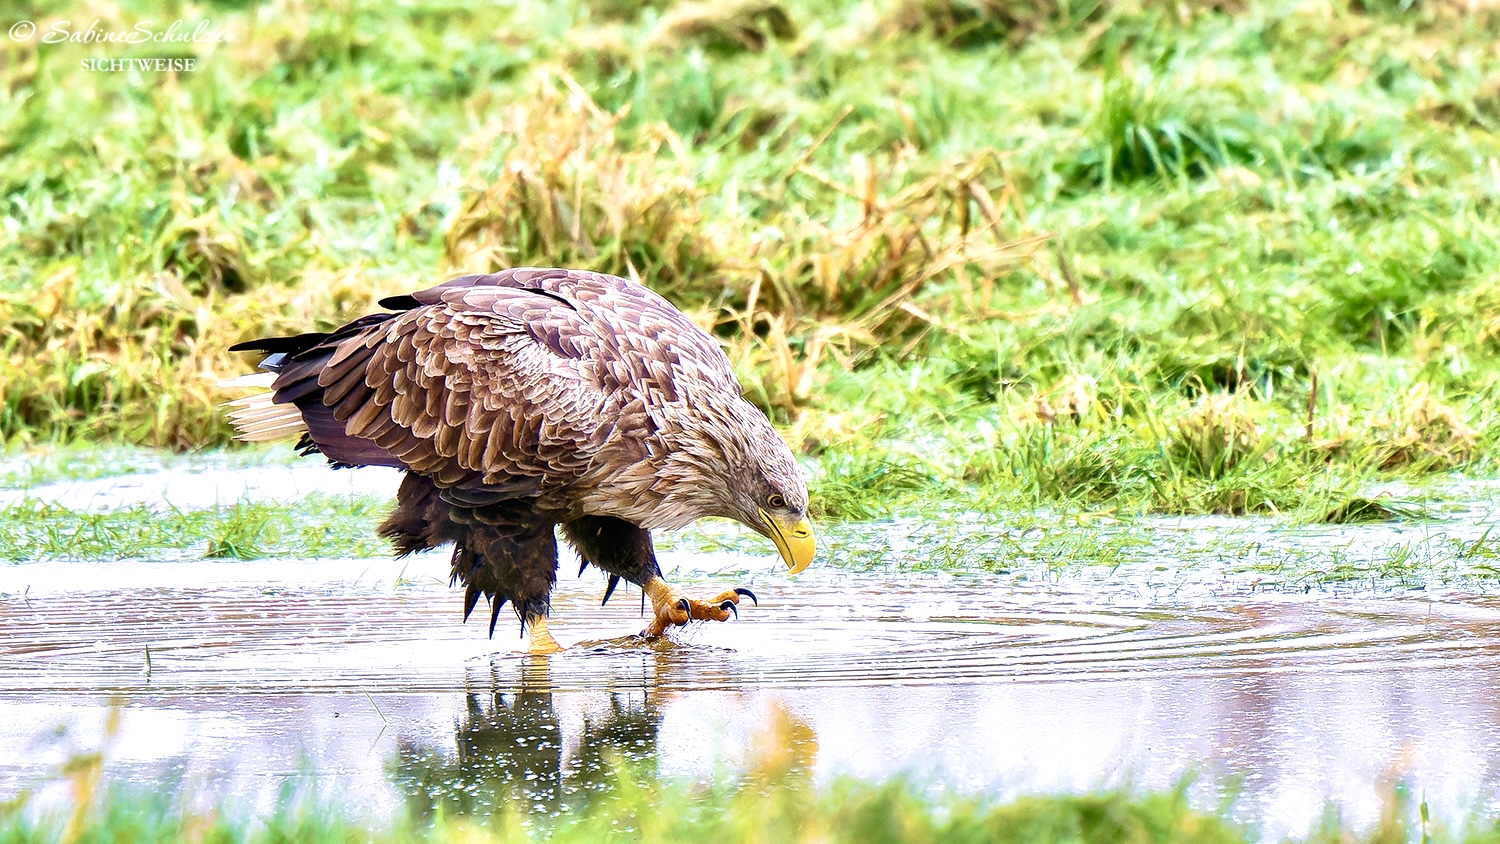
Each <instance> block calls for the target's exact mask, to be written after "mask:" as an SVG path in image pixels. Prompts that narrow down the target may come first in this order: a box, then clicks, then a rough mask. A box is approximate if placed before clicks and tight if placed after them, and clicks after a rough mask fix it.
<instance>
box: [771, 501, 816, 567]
mask: <svg viewBox="0 0 1500 844" xmlns="http://www.w3.org/2000/svg"><path fill="white" fill-rule="evenodd" d="M760 517H761V518H762V519H764V520H765V523H766V524H767V525H768V526H770V528H771V541H772V542H774V543H776V550H777V551H780V552H781V559H783V560H786V565H787V568H788V569H790V570H791V573H792V574H796V573H798V572H800V571H802V570H803V569H805V568H807V566H808V564H809V563H811V562H812V559H813V555H814V554H816V553H817V550H818V543H817V542H816V541H814V540H813V531H812V524H811V523H810V522H808V521H807V519H803V520H802V521H800V522H797V523H796V524H793V525H788V524H784V523H782V522H779V521H777V520H776V519H775V518H772V516H771V514H770V513H767V512H766V511H765V510H761V511H760Z"/></svg>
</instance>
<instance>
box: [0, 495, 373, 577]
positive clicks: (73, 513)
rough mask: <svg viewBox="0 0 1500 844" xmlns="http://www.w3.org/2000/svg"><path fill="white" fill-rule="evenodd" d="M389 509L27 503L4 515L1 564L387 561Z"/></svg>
mask: <svg viewBox="0 0 1500 844" xmlns="http://www.w3.org/2000/svg"><path fill="white" fill-rule="evenodd" d="M387 509H389V506H388V504H387V502H385V501H381V500H379V499H375V498H363V497H344V496H325V495H313V496H308V497H307V498H305V499H302V500H301V501H298V502H296V504H295V505H293V506H287V505H285V504H280V503H275V502H242V503H239V504H235V505H232V506H217V507H210V508H206V509H201V510H182V509H167V510H162V509H159V508H153V507H148V506H145V505H140V504H136V505H131V506H128V507H121V508H118V509H113V510H105V511H101V512H93V511H87V510H75V509H72V508H68V507H64V506H61V505H58V504H51V503H47V502H43V501H38V500H35V499H23V500H21V501H19V502H16V503H13V504H10V505H7V506H5V507H3V508H0V560H8V561H12V562H20V561H27V560H45V559H84V560H96V559H109V560H113V559H126V558H137V557H146V556H161V555H166V556H189V557H208V558H234V559H253V558H258V557H276V556H291V557H309V558H317V557H327V556H341V557H380V556H386V555H388V554H389V553H390V548H389V545H388V544H387V543H386V542H385V541H384V540H382V539H381V538H380V537H378V536H376V535H375V526H376V524H378V523H379V521H380V519H382V518H384V515H385V511H386V510H387Z"/></svg>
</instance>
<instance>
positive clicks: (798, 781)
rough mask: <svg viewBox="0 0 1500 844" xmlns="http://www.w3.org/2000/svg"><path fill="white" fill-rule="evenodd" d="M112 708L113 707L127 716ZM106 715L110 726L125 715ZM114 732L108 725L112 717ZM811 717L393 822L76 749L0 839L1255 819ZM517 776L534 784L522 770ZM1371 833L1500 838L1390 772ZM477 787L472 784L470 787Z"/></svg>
mask: <svg viewBox="0 0 1500 844" xmlns="http://www.w3.org/2000/svg"><path fill="white" fill-rule="evenodd" d="M117 715H118V712H117V711H116V713H115V715H112V716H111V718H112V719H114V718H115V717H117ZM117 723H118V722H117V721H112V724H117ZM107 729H113V727H109V728H107ZM810 735H811V734H810V732H809V731H808V729H807V727H806V725H804V724H802V723H801V722H799V721H797V720H796V719H795V718H794V717H792V716H789V715H787V714H786V713H784V712H781V713H780V714H779V715H776V716H773V717H772V718H771V719H769V721H768V722H767V725H766V729H765V730H764V731H762V732H761V734H759V735H758V736H757V737H756V742H755V744H754V745H753V746H752V748H751V750H752V752H751V753H750V755H749V757H748V759H747V765H746V767H745V769H744V770H743V771H742V772H740V773H739V774H738V775H737V776H735V777H732V778H728V779H723V780H721V781H716V782H714V783H694V782H690V781H683V780H674V779H670V778H660V777H657V776H655V775H652V774H650V773H648V772H646V771H644V770H641V769H639V768H632V767H631V766H628V765H624V764H615V765H614V772H613V774H612V776H611V777H610V779H609V781H608V782H607V783H605V784H603V787H602V788H599V789H597V790H592V791H590V792H588V793H587V795H586V796H585V797H584V799H583V802H581V803H577V804H575V805H570V806H565V807H562V808H561V809H560V810H557V811H552V812H550V813H542V812H537V813H532V814H527V813H526V810H525V807H527V806H528V805H529V804H530V801H528V800H526V799H522V794H521V793H517V794H511V795H508V796H509V797H510V798H512V799H510V800H509V801H508V802H504V803H497V805H500V806H501V808H500V809H499V810H497V811H496V812H494V813H483V814H482V813H464V812H462V811H450V809H452V808H456V807H449V806H447V805H446V804H445V803H443V802H441V801H434V800H432V796H433V794H434V793H435V792H429V791H427V790H426V789H420V788H419V789H417V790H416V791H415V792H413V793H412V794H410V795H408V798H409V799H408V804H407V806H406V807H405V810H404V811H402V812H400V813H398V815H397V816H396V817H394V818H390V819H386V820H383V821H378V820H369V819H365V820H358V819H351V816H350V815H349V814H348V813H347V811H346V810H345V809H344V808H343V807H342V806H341V804H340V803H339V802H337V801H336V800H335V801H329V800H327V799H320V798H319V796H318V795H316V793H314V792H315V790H314V789H303V790H298V789H297V788H296V787H295V786H291V787H288V788H285V789H283V791H282V795H281V798H280V800H279V802H278V804H277V805H276V806H275V808H274V809H272V810H270V811H267V812H260V813H254V812H245V811H242V810H237V809H234V808H232V807H230V806H227V805H213V804H211V803H210V804H209V805H207V806H205V805H204V804H203V801H201V800H194V799H193V795H192V794H191V793H188V792H186V791H181V790H179V791H175V792H174V791H173V790H172V789H170V788H161V787H158V788H155V789H152V790H150V791H145V790H141V789H138V788H137V789H131V788H129V787H120V786H112V785H110V784H109V782H108V779H107V777H106V776H105V775H104V755H103V754H90V755H86V756H80V757H77V758H74V759H72V760H71V761H69V762H68V763H67V764H66V765H65V766H64V767H63V769H62V770H61V772H60V773H61V779H62V782H63V783H64V784H65V785H66V794H67V797H66V799H64V800H62V801H58V800H55V799H54V800H49V801H47V800H39V799H37V797H36V796H35V795H31V794H22V795H20V796H19V797H18V798H16V799H14V800H11V801H9V802H6V803H0V842H3V844H23V842H24V844H33V842H34V843H35V844H53V842H65V843H66V844H82V843H83V842H100V844H104V842H133V844H157V842H161V844H166V843H167V842H179V841H182V842H215V844H229V842H257V844H259V842H264V843H265V844H273V842H298V844H308V843H309V842H352V841H372V842H373V841H378V842H434V844H437V843H438V842H454V843H455V844H457V843H458V842H463V844H487V842H496V844H499V843H500V842H507V843H508V844H518V843H519V842H532V841H550V842H554V844H574V842H577V843H578V844H585V842H586V843H587V844H599V843H600V842H615V841H619V842H626V841H629V842H641V844H667V843H668V842H672V843H673V844H699V842H703V841H715V842H723V844H771V842H775V844H1242V843H1243V842H1252V841H1257V840H1261V836H1260V835H1259V834H1258V833H1257V831H1256V830H1255V829H1253V828H1251V827H1248V826H1246V825H1244V824H1241V823H1237V822H1235V821H1234V820H1232V819H1231V818H1230V817H1229V807H1227V806H1226V807H1223V808H1221V809H1220V810H1219V811H1216V812H1204V811H1201V810H1198V809H1195V808H1193V807H1192V806H1191V805H1190V803H1189V800H1188V796H1187V792H1188V789H1189V784H1188V783H1183V784H1182V785H1180V786H1179V787H1177V788H1176V789H1173V790H1170V791H1163V792H1157V793H1144V794H1138V793H1131V792H1128V791H1100V792H1095V793H1091V794H1080V795H1065V796H1058V797H1044V796H1027V797H1020V798H1014V799H1011V800H1007V801H999V800H995V799H990V798H973V797H962V796H959V795H956V794H954V793H952V792H950V791H944V790H939V789H935V788H924V787H922V786H921V785H920V784H918V783H916V782H915V781H910V780H899V779H898V780H892V781H889V782H886V783H870V782H862V781H859V780H854V779H850V778H841V779H836V780H833V781H832V782H827V783H819V782H817V781H816V780H815V779H814V777H813V768H814V763H815V756H816V743H815V742H809V741H807V739H808V738H809V736H810ZM510 786H511V788H519V789H525V788H529V787H530V785H529V784H527V783H524V782H519V781H515V780H512V781H511V782H510ZM1384 787H1385V788H1386V791H1385V792H1384V793H1385V798H1384V802H1383V807H1382V809H1381V811H1380V816H1379V818H1378V819H1377V820H1376V822H1375V823H1374V824H1373V825H1372V826H1370V827H1369V828H1368V829H1362V830H1353V829H1351V828H1350V827H1348V826H1346V825H1345V823H1344V822H1343V820H1342V819H1341V817H1340V814H1339V812H1338V810H1337V809H1336V808H1335V807H1329V808H1328V809H1327V810H1326V811H1325V813H1324V815H1323V817H1322V819H1321V820H1320V821H1317V822H1315V823H1314V826H1313V828H1312V829H1310V830H1309V831H1308V833H1307V835H1306V836H1305V837H1304V838H1301V839H1299V840H1304V841H1307V842H1318V844H1322V843H1323V842H1327V843H1328V844H1335V842H1337V844H1352V842H1370V844H1398V842H1406V841H1423V842H1448V841H1453V842H1459V841H1462V842H1467V844H1486V842H1496V841H1500V827H1497V826H1496V825H1495V824H1494V822H1493V821H1485V820H1482V819H1478V820H1471V821H1470V822H1469V823H1468V824H1467V825H1460V826H1458V827H1452V826H1447V825H1444V824H1443V823H1442V822H1441V821H1440V820H1438V819H1433V818H1431V817H1429V815H1428V812H1427V807H1426V804H1425V803H1415V804H1414V803H1413V801H1412V800H1411V799H1410V797H1409V795H1407V794H1406V793H1405V791H1404V790H1403V788H1402V787H1401V786H1400V785H1399V784H1395V785H1394V786H1392V785H1391V784H1387V785H1386V786H1384ZM471 796H473V795H472V794H471Z"/></svg>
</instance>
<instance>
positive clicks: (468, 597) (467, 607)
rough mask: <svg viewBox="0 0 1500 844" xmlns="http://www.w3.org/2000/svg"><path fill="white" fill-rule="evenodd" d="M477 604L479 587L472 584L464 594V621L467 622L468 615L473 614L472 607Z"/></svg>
mask: <svg viewBox="0 0 1500 844" xmlns="http://www.w3.org/2000/svg"><path fill="white" fill-rule="evenodd" d="M477 603H479V587H478V586H475V585H473V584H470V585H469V588H468V589H467V590H466V591H465V592H464V621H465V622H467V621H468V620H469V614H470V613H472V612H474V605H475V604H477Z"/></svg>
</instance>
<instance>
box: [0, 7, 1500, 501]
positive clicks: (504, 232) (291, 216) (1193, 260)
mask: <svg viewBox="0 0 1500 844" xmlns="http://www.w3.org/2000/svg"><path fill="white" fill-rule="evenodd" d="M1466 8H1467V7H1465V6H1464V4H1459V3H1449V2H1443V1H1442V0H1419V2H1410V3H1374V2H1368V0H1361V1H1360V2H1353V1H1352V0H1351V2H1343V1H1342V0H1305V2H1304V1H1303V0H1297V1H1296V2H1294V1H1293V0H1249V1H1248V2H1236V3H1214V4H1202V5H1195V4H1178V3H1165V2H1153V0H1135V2H1127V0H1119V1H1118V2H1113V1H1112V0H1092V1H1090V0H1085V2H1073V3H1055V4H1054V3H1040V4H1038V3H1010V2H1005V0H995V2H982V3H980V2H967V0H864V2H839V3H811V2H807V3H804V2H797V0H788V2H775V1H774V0H765V1H764V2H760V0H757V2H743V3H737V4H730V5H729V6H721V7H715V8H714V9H713V10H711V9H710V7H709V6H708V5H698V4H690V3H669V2H646V1H645V0H642V1H641V2H633V1H632V0H593V2H579V3H563V2H534V3H521V4H512V5H508V6H503V7H482V8H470V7H467V6H456V5H451V4H446V3H441V2H435V0H420V1H419V2H414V3H409V4H405V5H403V6H401V7H399V8H391V9H387V8H374V7H366V6H362V5H360V4H353V3H329V4H304V3H297V2H290V1H289V0H288V2H268V3H263V4H254V3H252V4H230V5H225V6H212V7H203V8H201V9H196V10H194V13H195V14H196V15H198V17H196V18H194V20H197V19H200V18H201V19H208V20H210V21H211V24H212V26H213V28H215V29H216V30H222V32H223V33H224V39H225V43H223V44H219V45H216V46H209V45H198V46H196V47H192V46H180V45H177V46H172V47H170V48H169V49H167V52H168V53H171V54H173V55H177V54H182V55H189V54H191V55H193V56H196V57H198V58H199V59H201V62H200V64H199V65H198V67H197V69H195V70H194V71H192V72H181V73H166V74H155V73H141V72H119V73H101V72H90V71H85V70H83V69H81V67H80V62H81V61H82V60H83V59H88V58H101V57H102V58H112V57H119V56H144V55H153V56H154V55H158V54H160V53H162V51H163V48H162V47H161V46H159V45H155V46H153V45H145V46H140V47H125V46H122V45H100V44H45V43H40V42H39V40H38V39H37V38H33V39H30V40H21V41H17V40H13V39H5V40H4V42H3V43H0V55H3V60H0V83H3V84H0V230H3V232H4V234H3V236H0V350H3V352H4V354H3V355H0V395H3V399H0V437H3V438H4V439H6V440H7V441H10V442H11V443H13V444H15V445H17V446H19V447H25V446H27V445H28V444H36V443H43V442H52V441H59V440H61V441H68V440H75V439H104V440H109V441H119V442H127V443H140V444H149V445H157V446H169V447H173V448H179V449H181V448H191V447H197V446H201V445H213V444H220V443H223V442H224V441H225V440H226V436H227V428H226V426H225V424H224V423H223V421H222V419H220V418H219V416H218V414H217V412H216V411H215V409H214V403H215V401H217V400H218V399H219V398H220V397H219V396H217V395H216V394H215V389H214V386H213V385H214V383H215V381H216V379H217V378H218V377H220V376H222V375H226V374H235V373H238V372H241V371H244V370H245V369H247V368H248V366H249V363H248V362H247V361H244V360H237V359H232V358H231V357H230V356H228V355H227V354H226V353H225V352H224V349H225V347H226V346H228V345H229V344H231V343H233V342H235V341H237V340H240V339H244V338H246V337H249V336H253V335H258V334H263V333H267V332H277V331H294V330H300V329H303V328H305V327H308V326H318V327H325V328H326V327H329V326H331V325H334V324H336V323H337V322H339V321H341V320H344V319H347V318H349V317H352V316H355V315H357V314H359V313H362V312H365V311H366V310H368V309H370V308H372V306H373V302H374V300H375V299H376V298H378V297H379V296H382V295H386V294H390V293H394V292H399V291H404V290H408V289H412V288H414V287H419V286H422V285H425V284H428V283H431V282H434V281H437V280H440V279H442V278H443V277H445V276H448V275H451V274H456V273H458V272H465V271H473V270H486V269H494V268H498V267H504V266H512V265H519V264H566V265H576V266H586V267H591V268H596V269H602V270H607V271H610V272H617V273H621V274H631V273H635V274H638V275H639V276H641V277H642V278H643V279H645V280H647V281H648V282H649V283H651V284H652V285H653V286H654V287H656V288H657V289H658V290H660V291H661V292H663V293H664V294H666V295H668V296H669V297H671V298H672V299H673V300H674V301H676V302H677V303H678V304H680V305H681V306H682V307H684V308H685V309H688V310H690V311H691V312H692V313H693V314H694V315H695V317H696V318H697V319H698V320H699V321H700V322H701V323H702V324H703V325H705V326H707V327H710V328H712V329H713V330H714V331H715V332H716V333H717V334H718V335H719V336H721V337H722V338H723V339H724V342H725V344H726V347H727V348H728V350H729V351H730V354H731V356H732V357H733V359H734V360H735V361H736V365H737V367H738V368H739V371H740V373H741V375H742V380H743V381H744V382H745V384H746V387H747V392H748V393H749V394H750V395H751V396H752V397H753V398H754V399H755V400H756V401H757V402H759V403H760V404H761V405H762V406H764V407H766V408H767V410H768V411H769V412H771V413H772V415H773V416H774V417H775V418H776V419H777V420H778V421H779V422H780V423H781V424H782V425H783V426H784V429H785V430H786V432H787V434H788V438H789V439H790V440H791V441H792V442H793V444H794V445H795V446H798V447H799V448H800V449H801V450H802V451H803V452H804V454H805V455H806V456H807V458H808V462H809V466H810V469H811V470H812V472H813V474H814V475H815V486H816V500H817V502H818V506H819V507H820V508H822V509H821V512H820V513H819V515H820V517H822V518H825V519H827V518H834V519H845V518H862V517H868V516H874V515H883V514H886V513H890V512H893V511H897V510H900V509H901V508H902V507H905V506H909V505H911V504H912V502H920V501H924V500H931V499H933V498H934V497H941V496H946V495H951V494H952V491H953V490H955V489H963V490H969V491H970V493H966V494H972V495H974V496H976V500H981V501H984V502H988V503H989V504H990V505H992V506H995V507H1001V506H1009V505H1026V506H1029V505H1034V504H1036V503H1049V504H1060V505H1063V506H1065V507H1069V508H1075V507H1076V508H1083V509H1091V510H1094V509H1113V510H1121V511H1129V512H1138V511H1157V512H1188V513H1192V512H1231V513H1237V512H1280V513H1287V512H1290V513H1293V514H1295V515H1296V516H1297V517H1298V518H1300V519H1303V520H1315V519H1319V518H1322V517H1324V516H1325V515H1326V514H1328V513H1333V512H1339V511H1340V508H1341V507H1342V508H1343V510H1344V511H1348V509H1349V508H1348V507H1347V506H1344V505H1348V504H1350V503H1351V502H1355V501H1357V499H1359V497H1360V496H1361V495H1362V494H1363V492H1364V491H1365V490H1366V489H1367V488H1368V487H1369V486H1370V485H1371V484H1372V483H1375V482H1378V481H1382V480H1388V479H1392V478H1404V479H1411V478H1416V477H1419V476H1422V475H1426V474H1431V473H1434V472H1439V473H1441V472H1447V471H1450V470H1452V469H1454V468H1460V469H1464V470H1466V471H1468V472H1471V473H1477V474H1486V475H1488V474H1493V472H1494V469H1495V458H1496V450H1495V442H1494V437H1495V435H1494V434H1492V433H1491V431H1494V430H1496V429H1495V427H1494V426H1493V425H1491V424H1490V422H1491V418H1492V416H1493V415H1494V413H1495V411H1494V410H1493V408H1494V407H1495V406H1496V402H1495V398H1496V393H1497V390H1500V378H1497V375H1500V366H1497V363H1500V342H1497V339H1496V338H1497V337H1500V310H1497V309H1500V250H1497V248H1496V246H1495V243H1496V242H1497V241H1496V237H1495V235H1496V231H1495V229H1496V224H1495V222H1494V220H1495V219H1496V215H1495V213H1494V211H1495V202H1496V198H1497V196H1500V164H1497V163H1496V161H1497V160H1500V158H1497V156H1500V137H1497V134H1496V130H1497V121H1500V57H1497V55H1496V54H1495V52H1494V51H1493V50H1492V49H1491V47H1492V44H1493V36H1492V33H1493V32H1494V30H1495V26H1496V23H1497V22H1496V21H1495V20H1494V13H1493V12H1492V11H1488V10H1479V11H1477V12H1472V13H1470V12H1467V11H1465V9H1466ZM90 9H91V12H90V14H91V15H97V16H98V18H99V20H100V21H101V23H100V26H101V27H102V28H105V29H128V28H129V27H131V26H133V25H134V24H136V23H139V22H141V21H143V20H153V21H158V22H161V21H165V20H168V19H170V18H172V17H174V16H177V14H178V12H177V11H176V9H177V7H172V10H166V9H165V8H164V7H159V6H157V5H154V4H151V3H146V2H129V0H127V1H126V2H112V3H104V4H95V5H94V6H91V7H90ZM71 10H72V6H71V4H66V3H62V2H56V3H50V2H29V3H25V4H23V7H22V9H21V11H19V12H17V15H18V16H20V17H25V18H28V19H31V20H34V21H36V22H37V23H38V25H39V26H40V27H41V28H42V30H43V31H51V30H52V29H53V28H55V27H56V26H58V25H59V22H60V21H62V20H65V19H66V20H69V21H71V25H72V26H73V28H75V29H77V30H83V29H86V28H87V27H88V26H89V24H90V22H91V20H92V18H90V19H87V20H85V19H83V18H76V17H69V15H71V14H72V12H71ZM7 25H9V22H8V21H7ZM161 25H164V24H161V23H159V24H158V26H161ZM1309 478H1313V479H1315V482H1314V483H1312V484H1308V483H1307V479H1309ZM1330 501H1332V504H1330Z"/></svg>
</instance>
